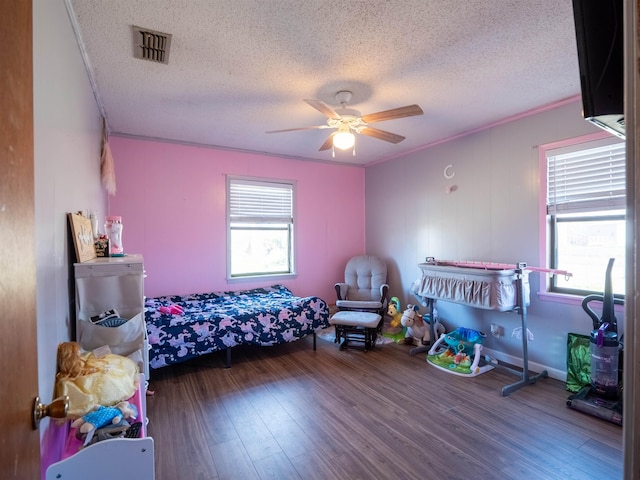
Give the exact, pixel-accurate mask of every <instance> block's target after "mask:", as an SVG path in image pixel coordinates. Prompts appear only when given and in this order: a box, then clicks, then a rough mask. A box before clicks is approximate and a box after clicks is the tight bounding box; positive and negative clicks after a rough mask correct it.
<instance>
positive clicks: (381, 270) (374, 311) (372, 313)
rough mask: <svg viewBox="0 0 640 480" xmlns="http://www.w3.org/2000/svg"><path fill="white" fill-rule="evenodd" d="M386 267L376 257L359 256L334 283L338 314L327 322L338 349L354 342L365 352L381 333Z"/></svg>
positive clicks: (385, 289)
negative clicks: (340, 279)
mask: <svg viewBox="0 0 640 480" xmlns="http://www.w3.org/2000/svg"><path fill="white" fill-rule="evenodd" d="M386 281H387V265H386V264H385V263H384V262H383V261H382V260H380V259H379V258H377V257H373V256H371V255H362V256H358V257H353V258H352V259H350V260H349V261H348V262H347V266H346V267H345V271H344V282H339V283H336V284H335V289H336V295H337V296H338V300H337V301H336V307H337V308H338V312H337V313H336V314H335V315H333V316H332V317H331V319H330V320H329V322H330V323H331V324H332V325H334V326H335V329H336V337H335V342H336V343H340V341H341V340H342V343H341V345H340V349H343V348H347V347H348V346H349V344H350V343H352V342H356V343H357V344H359V345H360V344H361V345H362V346H363V347H364V350H365V352H366V351H367V350H371V349H373V347H374V346H375V344H376V338H377V336H378V334H379V333H380V332H381V331H382V324H383V318H384V314H385V311H386V309H387V293H388V290H389V286H388V285H387V283H386Z"/></svg>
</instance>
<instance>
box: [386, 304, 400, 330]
mask: <svg viewBox="0 0 640 480" xmlns="http://www.w3.org/2000/svg"><path fill="white" fill-rule="evenodd" d="M387 315H388V316H390V317H391V322H390V323H389V326H390V327H391V328H399V327H400V326H401V320H402V313H400V299H399V298H398V297H391V300H389V306H388V307H387Z"/></svg>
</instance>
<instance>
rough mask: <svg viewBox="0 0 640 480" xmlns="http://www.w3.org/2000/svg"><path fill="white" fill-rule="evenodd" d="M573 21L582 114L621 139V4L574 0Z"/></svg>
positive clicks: (612, 0)
mask: <svg viewBox="0 0 640 480" xmlns="http://www.w3.org/2000/svg"><path fill="white" fill-rule="evenodd" d="M573 17H574V23H575V27H576V41H577V47H578V64H579V67H580V87H581V91H582V114H583V116H584V118H585V119H586V120H589V121H590V122H593V123H594V124H595V125H598V126H599V127H601V128H604V129H605V130H608V131H610V132H611V133H614V134H616V135H618V136H620V137H622V138H624V137H625V128H624V63H623V34H624V28H623V26H624V22H623V0H573Z"/></svg>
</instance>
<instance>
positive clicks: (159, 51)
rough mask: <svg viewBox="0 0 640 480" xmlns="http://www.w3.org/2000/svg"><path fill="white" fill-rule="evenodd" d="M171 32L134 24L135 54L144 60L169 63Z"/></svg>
mask: <svg viewBox="0 0 640 480" xmlns="http://www.w3.org/2000/svg"><path fill="white" fill-rule="evenodd" d="M170 46H171V34H169V33H162V32H155V31H153V30H149V29H148V28H141V27H136V26H135V25H134V26H133V56H134V57H135V58H140V59H142V60H150V61H152V62H158V63H164V64H167V63H169V47H170Z"/></svg>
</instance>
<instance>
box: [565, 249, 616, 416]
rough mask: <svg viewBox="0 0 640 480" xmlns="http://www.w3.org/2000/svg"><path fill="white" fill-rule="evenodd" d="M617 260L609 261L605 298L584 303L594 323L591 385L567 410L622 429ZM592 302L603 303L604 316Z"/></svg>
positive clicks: (588, 298) (591, 297)
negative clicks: (613, 276) (615, 280)
mask: <svg viewBox="0 0 640 480" xmlns="http://www.w3.org/2000/svg"><path fill="white" fill-rule="evenodd" d="M614 260H615V259H614V258H610V259H609V264H608V265H607V272H606V277H605V289H604V294H603V295H599V294H593V295H587V296H586V297H584V299H583V300H582V308H583V310H584V311H585V312H586V313H587V315H589V317H591V319H592V320H593V330H592V331H591V336H590V340H589V347H590V349H589V352H590V356H591V384H590V385H588V386H586V387H584V388H582V389H581V390H580V391H579V392H578V393H576V394H574V395H571V396H570V397H569V398H568V399H567V406H568V407H570V408H573V409H574V410H578V411H581V412H584V413H587V414H589V415H593V416H595V417H599V418H602V419H603V420H607V421H609V422H612V423H615V424H617V425H622V395H621V381H620V373H619V372H620V369H619V366H620V359H621V357H622V350H623V345H622V341H621V339H620V338H619V337H618V321H617V320H616V317H615V312H614V304H617V305H623V304H624V301H623V300H621V299H619V298H615V297H614V295H613V289H612V285H611V270H612V269H613V262H614ZM593 301H597V302H602V316H601V317H600V318H598V315H597V314H596V313H595V312H594V311H593V310H592V309H591V307H590V306H589V304H590V303H591V302H593Z"/></svg>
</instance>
